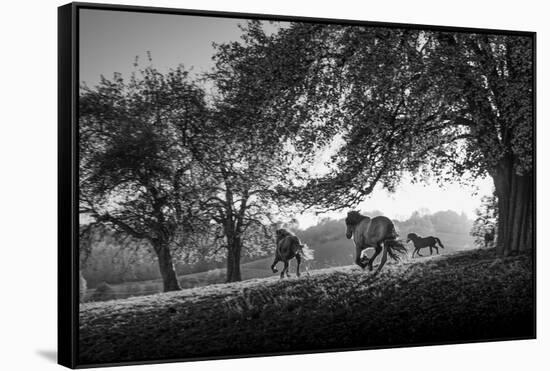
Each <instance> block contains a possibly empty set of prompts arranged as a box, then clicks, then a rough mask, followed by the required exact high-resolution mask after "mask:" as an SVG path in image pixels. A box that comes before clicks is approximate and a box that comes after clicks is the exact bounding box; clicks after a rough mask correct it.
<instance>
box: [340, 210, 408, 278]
mask: <svg viewBox="0 0 550 371" xmlns="http://www.w3.org/2000/svg"><path fill="white" fill-rule="evenodd" d="M351 237H353V242H354V243H355V264H357V265H358V266H360V267H361V268H362V269H365V267H367V266H368V267H369V271H372V269H373V268H372V263H373V262H374V259H375V258H376V257H377V256H378V255H379V254H380V252H382V251H383V254H382V259H381V260H380V264H379V265H378V267H377V268H376V272H375V273H374V274H377V273H378V272H380V270H381V269H382V267H383V266H384V264H386V260H387V259H388V255H390V257H391V258H392V259H393V260H396V261H397V260H399V259H400V255H401V254H404V253H406V252H407V249H406V248H405V246H404V245H403V243H402V242H401V241H399V240H397V232H396V231H395V226H394V225H393V222H392V221H391V220H390V219H388V218H386V217H385V216H377V217H374V218H372V219H371V218H369V217H368V216H365V215H361V214H360V213H358V212H357V211H350V212H348V216H347V217H346V238H347V239H351ZM369 247H374V249H375V250H374V254H373V255H372V257H371V258H370V259H368V261H367V263H364V259H363V258H362V256H361V254H362V252H363V250H365V249H367V248H369Z"/></svg>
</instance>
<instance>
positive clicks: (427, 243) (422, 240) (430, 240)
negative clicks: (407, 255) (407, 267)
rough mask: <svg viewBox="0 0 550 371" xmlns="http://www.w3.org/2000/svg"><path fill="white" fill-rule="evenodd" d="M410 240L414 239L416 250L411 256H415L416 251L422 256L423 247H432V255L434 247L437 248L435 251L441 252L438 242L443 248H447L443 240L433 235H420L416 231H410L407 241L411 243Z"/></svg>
mask: <svg viewBox="0 0 550 371" xmlns="http://www.w3.org/2000/svg"><path fill="white" fill-rule="evenodd" d="M410 241H412V242H413V245H414V251H413V253H412V255H411V258H414V253H416V255H418V256H422V255H420V249H423V248H425V247H429V248H430V255H432V249H435V251H437V253H438V254H439V247H438V246H437V244H439V246H441V248H442V249H444V248H445V246H443V244H442V243H441V240H440V239H439V238H437V237H433V236H429V237H420V236H418V235H417V234H416V233H409V234H408V235H407V243H409V242H410Z"/></svg>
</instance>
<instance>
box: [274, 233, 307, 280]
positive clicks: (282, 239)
mask: <svg viewBox="0 0 550 371" xmlns="http://www.w3.org/2000/svg"><path fill="white" fill-rule="evenodd" d="M275 235H276V243H277V248H276V249H275V260H274V261H273V264H271V270H272V271H273V273H277V272H278V271H277V268H275V265H277V263H278V262H280V261H282V262H283V263H284V264H285V266H284V268H283V270H282V271H281V278H284V276H285V274H286V276H287V277H290V274H289V273H288V262H289V260H290V259H292V258H296V263H297V265H296V276H297V277H300V263H301V261H302V257H303V258H304V259H306V260H308V259H313V251H312V250H311V249H310V248H309V247H308V246H307V245H306V244H302V243H301V242H300V239H299V238H298V237H297V236H295V235H294V234H292V233H290V232H289V231H287V230H286V229H277V231H275Z"/></svg>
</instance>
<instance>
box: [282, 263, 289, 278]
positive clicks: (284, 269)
mask: <svg viewBox="0 0 550 371" xmlns="http://www.w3.org/2000/svg"><path fill="white" fill-rule="evenodd" d="M284 263H285V266H284V268H283V270H282V271H281V278H285V273H286V274H287V275H288V260H285V261H284Z"/></svg>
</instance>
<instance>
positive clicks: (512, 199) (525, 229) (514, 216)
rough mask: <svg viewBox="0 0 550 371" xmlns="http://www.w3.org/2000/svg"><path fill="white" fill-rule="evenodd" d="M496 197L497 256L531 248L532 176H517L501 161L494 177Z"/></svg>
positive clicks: (510, 163) (510, 162)
mask: <svg viewBox="0 0 550 371" xmlns="http://www.w3.org/2000/svg"><path fill="white" fill-rule="evenodd" d="M493 180H494V183H495V191H496V195H497V197H498V235H497V242H496V250H497V254H498V255H500V256H508V255H511V254H515V253H518V252H521V251H525V250H529V249H532V248H533V214H534V193H533V173H532V172H529V173H527V174H523V175H518V174H516V172H515V171H514V169H513V166H512V161H511V160H509V159H508V160H506V161H503V162H502V163H501V164H500V166H499V167H498V169H497V171H496V174H495V175H494V176H493Z"/></svg>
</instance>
